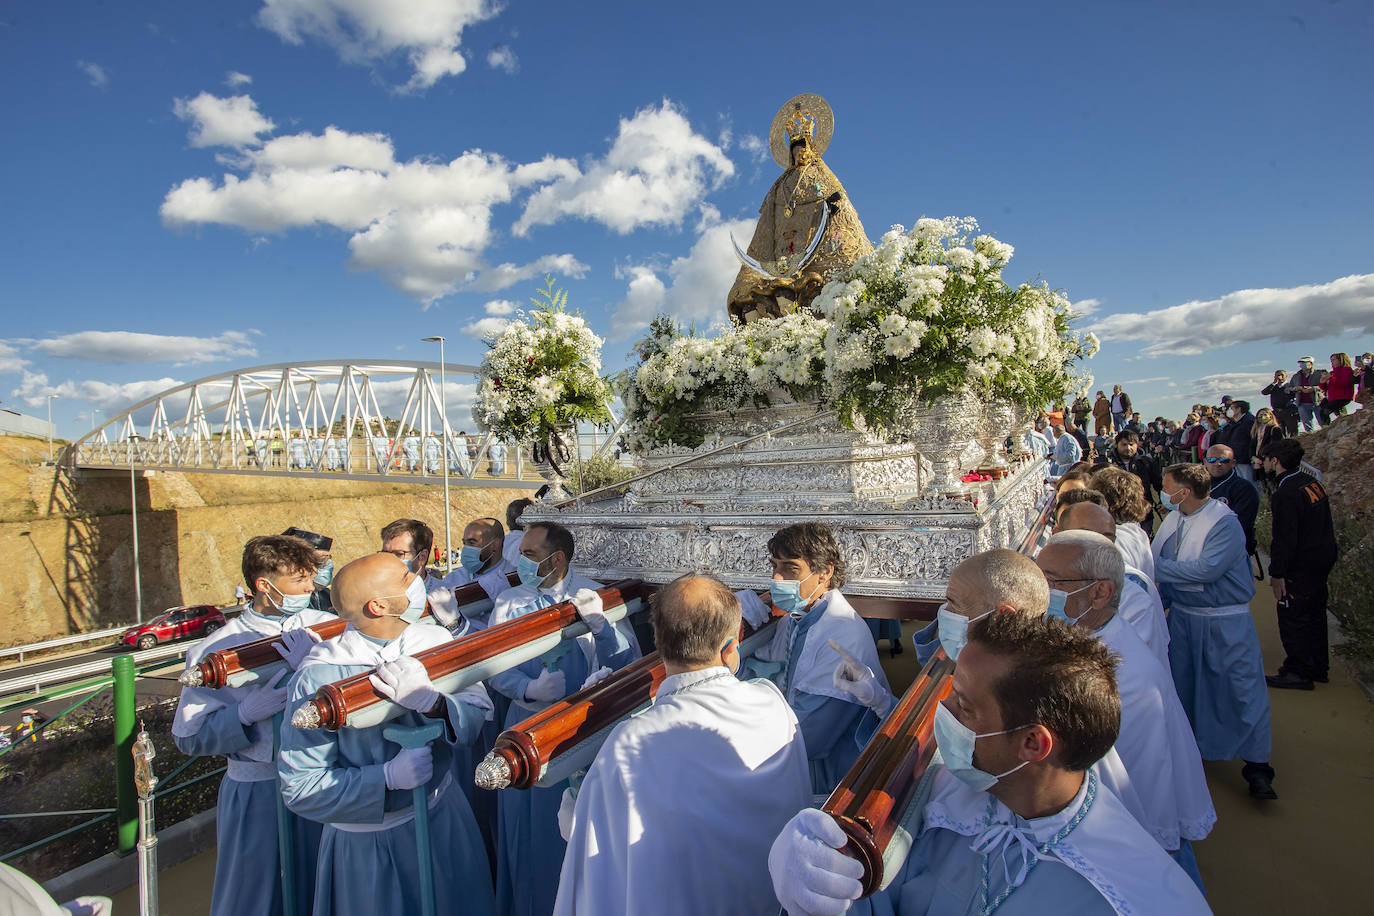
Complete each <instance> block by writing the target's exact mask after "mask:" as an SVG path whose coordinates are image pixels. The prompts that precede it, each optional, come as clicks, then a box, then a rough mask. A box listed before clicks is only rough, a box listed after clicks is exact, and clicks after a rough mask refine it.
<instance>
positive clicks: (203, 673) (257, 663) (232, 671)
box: [178, 573, 519, 688]
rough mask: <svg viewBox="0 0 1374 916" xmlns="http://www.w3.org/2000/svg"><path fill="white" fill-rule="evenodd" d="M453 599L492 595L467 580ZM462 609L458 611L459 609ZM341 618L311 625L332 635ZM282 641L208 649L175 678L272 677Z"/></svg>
mask: <svg viewBox="0 0 1374 916" xmlns="http://www.w3.org/2000/svg"><path fill="white" fill-rule="evenodd" d="M507 580H508V581H510V584H511V585H516V584H517V583H518V582H519V579H518V577H517V576H516V575H515V573H511V574H510V575H509V576H507ZM453 600H454V602H455V603H456V604H457V605H458V607H460V608H462V607H467V606H469V605H473V604H479V603H482V602H486V603H487V604H488V605H490V604H491V598H490V597H489V596H488V595H487V593H486V591H485V590H484V589H483V588H482V586H481V585H480V584H478V583H476V582H470V583H468V584H467V585H464V586H462V587H460V588H456V589H454V590H453ZM460 613H461V611H460ZM345 626H346V624H345V623H344V622H343V621H342V620H327V621H325V622H324V623H317V624H314V625H313V626H311V627H310V629H312V630H314V631H315V633H316V634H317V635H318V636H319V637H320V639H333V638H334V637H335V636H338V635H339V634H340V633H342V632H343V631H344V627H345ZM281 644H282V640H281V637H280V636H268V637H266V638H264V639H258V640H254V641H253V642H246V643H241V644H239V645H237V646H232V647H230V648H228V649H220V650H218V651H216V652H207V653H205V656H204V657H203V658H202V659H201V660H200V661H199V662H197V663H196V664H194V665H190V666H188V667H187V668H186V670H185V671H183V672H182V673H181V677H180V678H179V679H178V680H180V682H181V683H182V684H183V685H184V686H186V687H214V688H219V687H246V686H248V685H249V684H256V683H258V682H260V681H268V680H271V679H272V677H273V676H274V675H275V674H276V673H277V671H278V670H280V668H281V666H282V665H283V664H285V662H284V661H283V660H282V657H281V653H280V652H278V651H277V649H276V647H277V646H280V645H281Z"/></svg>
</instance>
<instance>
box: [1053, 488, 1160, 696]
mask: <svg viewBox="0 0 1374 916" xmlns="http://www.w3.org/2000/svg"><path fill="white" fill-rule="evenodd" d="M1123 473H1124V472H1123ZM1126 476H1129V475H1126ZM1131 479H1132V480H1134V479H1135V478H1131ZM1078 492H1080V493H1095V492H1096V491H1095V490H1080V491H1078ZM1120 530H1121V528H1120V526H1118V525H1117V523H1116V520H1115V519H1114V518H1112V514H1111V512H1109V511H1108V510H1107V509H1105V508H1103V507H1102V506H1100V505H1097V504H1094V503H1091V502H1086V501H1085V502H1081V503H1075V504H1074V505H1072V506H1069V507H1068V508H1067V509H1065V510H1063V511H1062V512H1061V513H1060V514H1059V520H1058V522H1057V524H1056V526H1055V531H1056V532H1062V531H1092V532H1095V533H1097V534H1100V535H1102V536H1103V537H1104V538H1106V539H1107V540H1109V541H1111V542H1112V543H1113V544H1114V545H1115V547H1116V552H1117V553H1119V554H1121V559H1122V562H1124V563H1125V564H1126V567H1125V568H1126V575H1125V579H1124V580H1123V582H1122V586H1121V604H1120V606H1119V607H1118V608H1117V613H1118V614H1120V615H1121V617H1122V618H1124V619H1125V621H1126V622H1127V623H1129V624H1130V625H1131V629H1133V630H1135V634H1136V635H1137V636H1139V637H1140V640H1141V642H1143V643H1145V645H1146V646H1148V647H1149V649H1150V651H1151V652H1152V653H1153V654H1154V656H1155V658H1157V659H1158V660H1159V664H1160V666H1161V667H1163V668H1164V670H1165V671H1168V670H1169V625H1168V623H1167V622H1166V621H1165V619H1164V605H1163V604H1162V603H1161V602H1160V600H1159V591H1158V590H1157V589H1156V588H1155V584H1154V583H1153V582H1151V581H1150V580H1149V577H1148V576H1146V575H1145V574H1144V573H1143V572H1141V571H1140V570H1138V569H1136V568H1135V567H1134V566H1132V565H1131V564H1130V561H1129V560H1128V559H1127V557H1126V551H1124V550H1122V549H1121V544H1120V542H1118V541H1117V539H1116V536H1117V532H1119V531H1120ZM1137 530H1139V529H1137Z"/></svg>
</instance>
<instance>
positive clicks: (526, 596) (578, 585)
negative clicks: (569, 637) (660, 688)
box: [488, 569, 642, 686]
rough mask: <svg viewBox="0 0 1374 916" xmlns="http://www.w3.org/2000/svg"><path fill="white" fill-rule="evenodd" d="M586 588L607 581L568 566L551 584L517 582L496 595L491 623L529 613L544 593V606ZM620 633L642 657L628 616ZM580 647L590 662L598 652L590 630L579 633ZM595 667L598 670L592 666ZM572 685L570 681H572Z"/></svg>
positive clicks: (593, 587) (565, 598)
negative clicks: (514, 585)
mask: <svg viewBox="0 0 1374 916" xmlns="http://www.w3.org/2000/svg"><path fill="white" fill-rule="evenodd" d="M584 588H589V589H591V590H592V591H596V590H597V589H600V588H605V585H604V584H602V583H600V582H596V581H594V580H592V579H588V578H587V577H586V576H584V575H581V574H579V573H576V572H574V571H573V570H572V569H569V570H568V574H567V575H566V576H564V577H563V581H561V582H556V583H554V584H553V585H551V586H549V587H548V588H531V587H530V586H528V585H517V586H516V587H515V588H512V589H508V590H506V591H505V592H503V593H502V594H501V597H500V598H497V599H495V602H496V606H495V607H493V608H492V609H491V619H490V622H489V624H488V626H493V627H494V626H496V625H497V624H498V623H506V622H507V621H511V620H514V619H515V618H517V617H520V616H522V615H523V614H527V613H529V610H530V608H531V607H532V606H533V605H534V604H536V603H537V602H538V601H539V600H540V597H541V596H544V597H546V598H547V599H548V601H547V602H546V604H545V607H548V606H551V605H554V604H558V603H559V602H562V601H567V600H569V599H571V598H572V596H573V595H574V594H576V593H577V592H578V591H580V590H581V589H584ZM615 626H616V629H618V630H619V631H620V632H621V634H622V635H623V636H624V637H625V638H626V639H628V640H629V641H630V645H631V646H632V647H633V648H634V657H635V658H639V656H640V655H641V654H642V653H641V652H640V650H639V639H638V638H636V637H635V631H634V627H633V626H631V624H630V621H629V618H625V619H623V620H621V621H620V622H619V623H617V624H616V625H615ZM577 643H578V647H579V648H580V649H581V650H582V651H583V653H584V654H586V656H587V660H588V663H590V662H591V660H592V659H593V658H594V657H595V656H596V647H595V646H594V645H593V644H592V637H591V634H590V633H584V634H582V635H581V636H578V637H577ZM593 670H595V669H594V668H593ZM569 686H571V685H569Z"/></svg>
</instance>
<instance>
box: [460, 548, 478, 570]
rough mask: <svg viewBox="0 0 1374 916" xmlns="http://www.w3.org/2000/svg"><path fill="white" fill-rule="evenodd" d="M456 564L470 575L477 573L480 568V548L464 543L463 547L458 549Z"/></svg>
mask: <svg viewBox="0 0 1374 916" xmlns="http://www.w3.org/2000/svg"><path fill="white" fill-rule="evenodd" d="M458 564H459V565H460V566H462V567H463V568H464V569H466V570H467V571H468V573H469V574H470V575H474V576H475V575H477V573H478V572H479V571H480V570H481V569H482V548H481V547H473V546H472V545H471V544H464V545H463V549H462V550H460V551H458Z"/></svg>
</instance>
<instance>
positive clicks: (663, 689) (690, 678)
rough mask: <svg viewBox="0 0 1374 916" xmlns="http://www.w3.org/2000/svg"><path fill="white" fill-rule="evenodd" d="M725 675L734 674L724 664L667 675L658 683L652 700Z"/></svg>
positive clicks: (731, 675) (730, 675)
mask: <svg viewBox="0 0 1374 916" xmlns="http://www.w3.org/2000/svg"><path fill="white" fill-rule="evenodd" d="M726 677H734V675H733V674H731V673H730V669H729V668H727V667H725V666H724V665H712V666H710V667H709V668H696V669H694V670H692V671H684V672H682V673H681V674H673V675H669V676H668V677H665V678H664V679H663V680H662V682H661V683H659V685H658V692H657V693H656V694H655V695H654V700H655V702H657V701H658V700H660V699H663V698H666V697H669V696H672V695H673V694H675V693H682V692H683V691H685V690H690V689H692V688H693V687H696V686H698V685H700V684H704V683H706V682H707V681H714V680H718V679H720V678H726Z"/></svg>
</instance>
